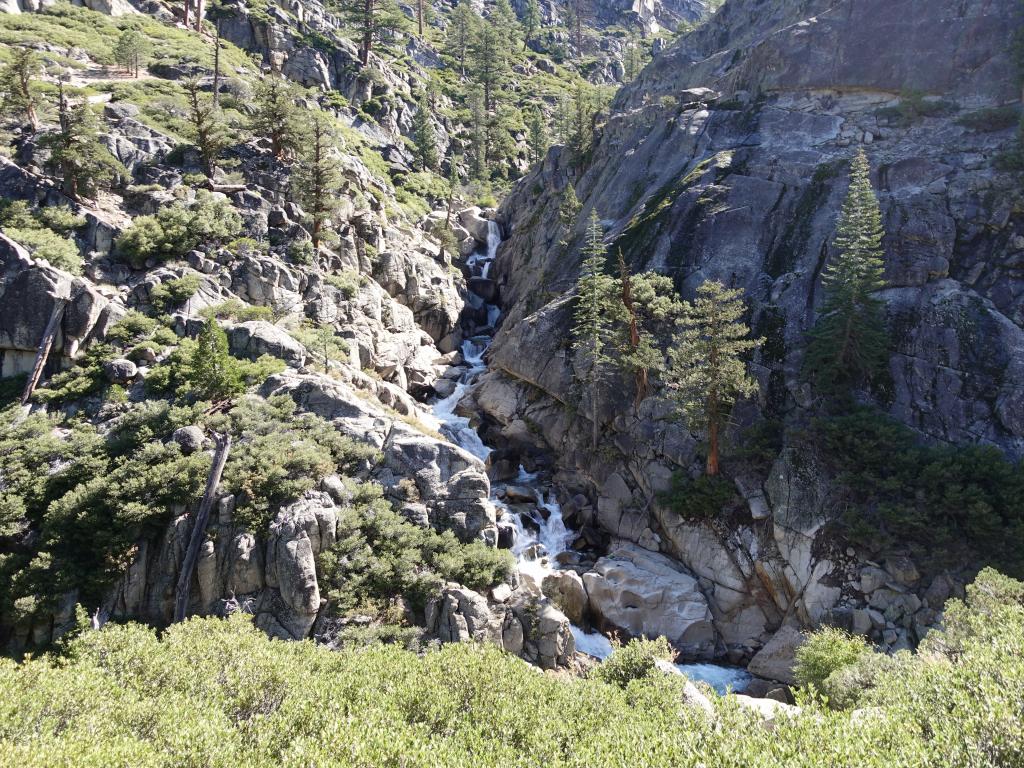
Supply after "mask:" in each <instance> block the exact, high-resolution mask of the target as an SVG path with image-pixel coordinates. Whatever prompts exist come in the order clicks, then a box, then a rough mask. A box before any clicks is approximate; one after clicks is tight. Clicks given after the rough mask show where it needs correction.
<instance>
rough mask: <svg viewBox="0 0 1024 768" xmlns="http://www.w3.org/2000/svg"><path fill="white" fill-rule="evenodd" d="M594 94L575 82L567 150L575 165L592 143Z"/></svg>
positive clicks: (582, 83) (594, 108)
mask: <svg viewBox="0 0 1024 768" xmlns="http://www.w3.org/2000/svg"><path fill="white" fill-rule="evenodd" d="M596 112H597V109H596V104H595V98H594V94H593V93H592V92H591V89H590V87H589V86H588V85H587V84H586V83H584V82H583V81H582V80H581V81H577V83H576V87H575V89H574V90H573V97H572V111H571V112H570V117H569V119H570V127H569V141H568V144H569V148H570V149H571V150H572V154H573V160H574V161H575V162H576V163H579V161H580V160H581V159H582V158H583V156H584V155H586V153H587V152H588V151H589V150H590V146H591V144H592V143H593V141H594V115H595V114H596Z"/></svg>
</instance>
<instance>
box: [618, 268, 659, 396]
mask: <svg viewBox="0 0 1024 768" xmlns="http://www.w3.org/2000/svg"><path fill="white" fill-rule="evenodd" d="M617 257H618V262H619V301H620V303H621V305H622V310H623V313H624V318H625V323H624V325H623V330H622V332H621V334H620V336H621V341H620V343H619V345H618V346H619V349H620V350H621V355H620V356H619V358H618V360H619V365H620V366H621V367H622V368H623V369H625V370H626V371H629V372H632V374H633V376H634V378H635V385H636V397H635V399H634V401H633V407H634V408H638V407H639V406H640V402H641V401H642V400H643V399H644V398H645V397H647V393H648V391H649V389H650V374H651V371H652V369H653V370H660V368H661V367H662V366H661V364H662V360H663V356H662V354H661V350H660V349H658V346H657V344H656V343H655V341H654V338H653V336H652V335H651V334H650V332H648V330H647V329H646V328H645V327H644V325H643V322H642V320H641V318H640V312H639V309H638V307H637V304H636V300H635V296H634V292H633V276H632V274H631V272H630V269H629V264H627V263H626V259H625V257H623V255H622V249H621V248H620V249H619V251H618V253H617Z"/></svg>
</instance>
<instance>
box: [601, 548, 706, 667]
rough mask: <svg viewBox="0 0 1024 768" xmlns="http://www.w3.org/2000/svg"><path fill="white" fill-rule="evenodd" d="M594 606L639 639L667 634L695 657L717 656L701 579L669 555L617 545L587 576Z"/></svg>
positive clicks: (608, 618)
mask: <svg viewBox="0 0 1024 768" xmlns="http://www.w3.org/2000/svg"><path fill="white" fill-rule="evenodd" d="M583 583H584V584H585V585H586V591H587V595H588V596H589V598H590V606H591V609H592V610H593V611H594V613H595V614H596V615H597V616H599V617H600V618H601V619H603V620H604V621H605V622H607V623H609V624H612V625H614V626H617V627H622V628H623V629H625V630H627V631H628V632H630V633H631V634H633V635H637V636H640V635H646V636H649V637H658V636H660V635H664V636H665V637H667V638H668V640H669V642H670V643H672V645H673V646H675V647H676V648H677V649H679V650H680V651H681V652H682V653H683V654H684V655H686V656H687V657H690V658H709V657H710V656H711V655H712V654H713V653H714V647H715V632H714V628H713V626H712V616H711V611H710V610H709V609H708V604H707V600H706V599H705V597H704V595H703V594H702V593H701V591H700V588H699V587H698V585H697V580H696V579H695V578H694V577H693V576H691V575H690V574H688V573H686V571H685V570H684V569H683V568H682V566H680V565H679V564H677V563H675V562H674V561H673V560H671V559H669V558H667V557H665V556H664V555H660V554H657V553H655V552H649V551H647V550H645V549H642V548H641V547H639V546H637V545H635V544H629V543H620V544H618V545H616V546H614V547H613V548H612V549H611V550H610V551H609V553H608V555H606V556H605V557H602V558H601V559H600V560H598V561H597V563H596V564H595V565H594V570H593V571H590V572H588V573H586V574H584V576H583Z"/></svg>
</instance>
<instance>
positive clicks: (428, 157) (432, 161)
mask: <svg viewBox="0 0 1024 768" xmlns="http://www.w3.org/2000/svg"><path fill="white" fill-rule="evenodd" d="M412 141H413V144H414V145H415V147H416V159H417V160H419V161H420V166H421V167H422V168H423V170H424V171H434V170H437V164H438V162H440V160H439V158H438V154H437V133H436V132H435V131H434V124H433V123H432V122H431V120H430V104H429V100H428V99H427V98H426V97H424V98H421V99H420V100H419V103H418V104H417V105H416V114H414V115H413V116H412Z"/></svg>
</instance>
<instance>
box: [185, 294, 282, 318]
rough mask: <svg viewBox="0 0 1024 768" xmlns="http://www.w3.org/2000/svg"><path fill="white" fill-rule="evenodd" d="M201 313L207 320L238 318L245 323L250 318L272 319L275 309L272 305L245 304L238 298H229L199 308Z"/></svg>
mask: <svg viewBox="0 0 1024 768" xmlns="http://www.w3.org/2000/svg"><path fill="white" fill-rule="evenodd" d="M199 315H200V317H203V318H205V319H207V320H209V319H211V318H216V319H217V320H237V321H239V322H241V323H244V322H248V321H249V320H267V321H272V320H273V319H274V310H273V309H271V308H270V307H261V306H257V305H255V304H245V303H244V302H241V301H239V300H238V299H227V300H226V301H222V302H221V303H220V304H214V305H212V306H209V307H203V308H202V309H201V310H199Z"/></svg>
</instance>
